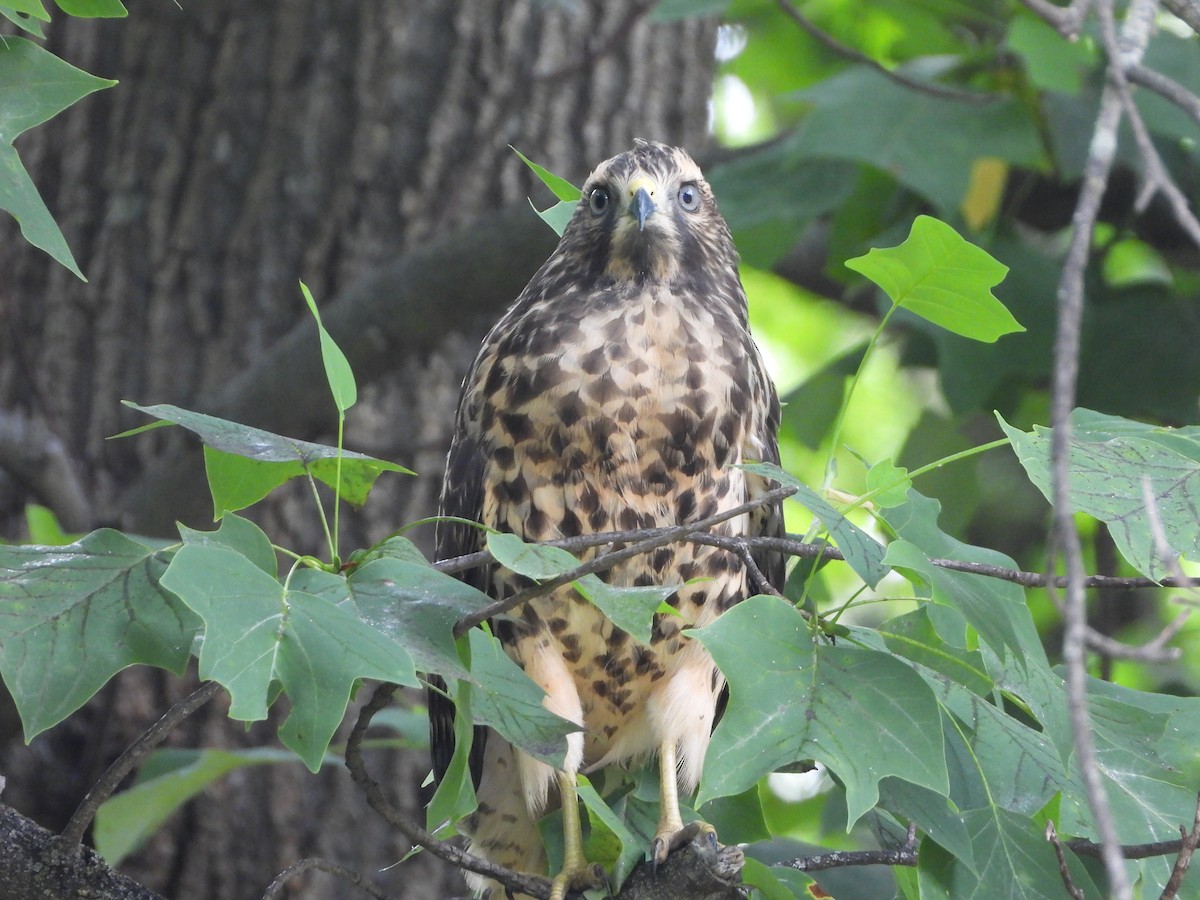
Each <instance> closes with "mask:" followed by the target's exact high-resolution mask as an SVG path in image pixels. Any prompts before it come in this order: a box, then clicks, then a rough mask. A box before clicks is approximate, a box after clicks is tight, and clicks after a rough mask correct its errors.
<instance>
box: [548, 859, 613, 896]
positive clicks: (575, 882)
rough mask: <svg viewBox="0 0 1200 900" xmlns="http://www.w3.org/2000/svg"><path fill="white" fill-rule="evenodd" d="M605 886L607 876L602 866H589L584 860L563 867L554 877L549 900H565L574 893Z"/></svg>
mask: <svg viewBox="0 0 1200 900" xmlns="http://www.w3.org/2000/svg"><path fill="white" fill-rule="evenodd" d="M607 884H608V876H607V875H606V874H605V872H604V867H603V866H602V865H600V864H599V863H593V864H591V865H589V864H588V863H587V861H586V860H582V861H580V862H579V863H577V864H573V865H570V866H567V867H564V868H563V870H562V871H561V872H559V873H558V874H557V875H555V876H554V880H553V881H552V882H550V900H567V897H568V896H569V895H570V894H572V893H574V892H576V891H590V890H591V889H592V888H599V887H604V886H605V885H607Z"/></svg>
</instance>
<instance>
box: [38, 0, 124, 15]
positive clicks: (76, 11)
mask: <svg viewBox="0 0 1200 900" xmlns="http://www.w3.org/2000/svg"><path fill="white" fill-rule="evenodd" d="M54 2H55V3H57V4H58V8H59V9H61V10H62V11H63V12H65V13H66V14H67V15H69V16H78V17H79V18H82V19H123V18H125V17H126V16H128V15H129V11H128V10H127V9H125V6H124V4H122V3H121V2H120V0H54Z"/></svg>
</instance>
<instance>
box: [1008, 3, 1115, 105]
mask: <svg viewBox="0 0 1200 900" xmlns="http://www.w3.org/2000/svg"><path fill="white" fill-rule="evenodd" d="M1004 42H1005V44H1006V45H1007V46H1008V48H1009V49H1010V50H1012V51H1013V52H1014V53H1016V54H1017V56H1019V57H1020V58H1021V63H1022V64H1023V65H1024V66H1025V75H1026V76H1027V77H1028V78H1029V81H1030V83H1031V84H1032V85H1033V86H1034V87H1036V88H1038V89H1039V90H1043V91H1056V92H1058V93H1062V94H1078V93H1079V91H1080V89H1081V88H1082V87H1083V76H1084V73H1086V72H1087V70H1088V69H1090V68H1091V67H1092V65H1093V64H1094V63H1095V61H1096V53H1095V49H1094V45H1092V44H1091V42H1090V41H1086V40H1085V41H1070V40H1067V39H1066V38H1064V37H1063V36H1062V35H1061V34H1059V33H1058V32H1057V31H1056V30H1055V29H1054V28H1053V27H1051V26H1050V25H1048V24H1047V23H1046V22H1044V21H1042V19H1040V18H1039V17H1037V16H1034V15H1028V16H1026V15H1017V16H1014V17H1013V20H1012V24H1011V25H1010V26H1009V29H1008V35H1007V36H1006V37H1005V39H1004Z"/></svg>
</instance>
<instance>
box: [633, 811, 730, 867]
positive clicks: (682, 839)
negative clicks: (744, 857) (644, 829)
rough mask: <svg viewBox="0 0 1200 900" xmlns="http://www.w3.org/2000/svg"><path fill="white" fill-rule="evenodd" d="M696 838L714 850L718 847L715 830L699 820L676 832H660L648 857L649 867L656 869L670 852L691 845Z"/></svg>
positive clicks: (655, 837)
mask: <svg viewBox="0 0 1200 900" xmlns="http://www.w3.org/2000/svg"><path fill="white" fill-rule="evenodd" d="M696 838H700V839H701V840H704V841H705V842H707V843H708V845H709V847H710V848H712V849H714V850H715V849H716V848H717V847H718V846H719V844H718V843H717V829H715V828H713V827H712V826H711V825H709V824H708V823H707V822H701V821H699V820H696V821H695V822H688V823H687V824H686V825H684V826H683V827H682V828H680V829H678V830H676V831H667V832H660V833H659V834H656V835H655V836H654V845H653V848H652V850H651V856H650V861H651V865H652V866H653V867H654V868H658V866H659V865H660V864H661V863H664V862H666V861H667V857H668V856H670V855H671V852H672V851H674V850H678V849H679V848H680V847H682V846H684V845H685V844H688V843H691V842H692V841H693V840H695V839H696Z"/></svg>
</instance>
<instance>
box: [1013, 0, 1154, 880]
mask: <svg viewBox="0 0 1200 900" xmlns="http://www.w3.org/2000/svg"><path fill="white" fill-rule="evenodd" d="M1030 2H1031V0H1026V3H1027V4H1028V3H1030ZM1038 3H1040V0H1038ZM1080 3H1082V0H1080ZM1037 5H1038V4H1037V3H1035V5H1034V7H1031V8H1034V9H1035V11H1037V12H1038V13H1039V14H1040V15H1043V16H1046V15H1047V13H1048V10H1038V9H1037V8H1036V6H1037ZM1075 6H1076V4H1072V8H1074V7H1075ZM1147 6H1148V7H1149V8H1151V10H1152V8H1153V0H1150V2H1149V3H1146V2H1143V0H1133V2H1132V3H1131V4H1130V9H1129V12H1128V14H1127V18H1128V20H1129V22H1130V23H1131V24H1130V29H1131V30H1130V37H1131V38H1132V37H1133V36H1135V34H1137V33H1139V32H1138V31H1135V30H1134V29H1139V31H1140V22H1141V21H1142V18H1143V17H1144V12H1143V7H1147ZM1098 7H1099V12H1100V18H1101V21H1102V23H1103V22H1105V21H1107V22H1108V23H1110V25H1111V21H1112V3H1111V0H1099V2H1098ZM1048 21H1049V19H1048ZM1056 27H1057V25H1056ZM1061 31H1062V28H1061V27H1060V32H1061ZM1144 50H1145V45H1144V43H1143V44H1141V45H1140V50H1139V45H1138V44H1137V43H1134V42H1132V41H1131V42H1130V43H1129V44H1127V45H1125V46H1123V47H1122V51H1123V52H1122V54H1121V55H1120V57H1115V56H1113V55H1110V57H1109V66H1108V71H1109V77H1108V80H1107V81H1106V83H1105V86H1104V90H1103V92H1102V93H1101V97H1100V110H1099V113H1098V114H1097V117H1096V124H1095V127H1094V129H1093V132H1092V139H1091V143H1090V145H1089V147H1088V155H1087V161H1086V163H1085V165H1084V178H1083V187H1082V190H1081V191H1080V193H1079V198H1078V200H1077V202H1076V206H1075V212H1074V215H1073V217H1072V233H1071V243H1070V246H1069V248H1068V250H1067V257H1066V262H1065V264H1064V266H1063V271H1062V276H1061V279H1060V281H1059V286H1058V326H1057V330H1056V333H1055V339H1054V378H1053V396H1052V401H1051V424H1052V425H1053V428H1054V431H1053V434H1052V436H1051V450H1050V458H1051V484H1052V503H1053V507H1054V537H1055V539H1056V541H1057V544H1058V549H1059V552H1060V553H1062V555H1063V560H1064V563H1065V565H1066V573H1067V587H1066V604H1065V610H1064V620H1065V628H1064V635H1063V660H1064V662H1065V663H1066V668H1067V675H1066V682H1067V705H1068V710H1069V715H1070V720H1071V730H1072V732H1073V734H1074V738H1075V750H1076V754H1077V757H1078V761H1079V768H1080V771H1081V774H1082V778H1083V783H1084V788H1085V791H1086V793H1087V798H1088V806H1089V807H1090V808H1091V810H1092V815H1093V817H1094V819H1095V822H1096V828H1097V830H1098V832H1099V834H1100V837H1101V845H1102V847H1103V859H1104V867H1105V870H1106V871H1107V873H1108V878H1109V884H1110V885H1111V890H1112V895H1113V896H1114V897H1116V898H1118V900H1128V898H1130V897H1131V896H1132V890H1131V888H1130V884H1129V875H1128V873H1127V872H1126V871H1125V865H1124V858H1123V856H1122V854H1121V847H1120V844H1119V843H1118V840H1117V834H1116V827H1115V824H1114V822H1113V818H1112V810H1111V809H1110V808H1109V805H1108V798H1107V796H1106V794H1105V791H1104V784H1103V782H1102V780H1101V777H1100V772H1099V768H1098V766H1097V765H1096V748H1095V741H1094V739H1093V736H1092V731H1091V723H1090V721H1089V716H1088V710H1087V637H1088V624H1087V614H1086V608H1085V604H1084V594H1083V562H1082V555H1081V549H1080V546H1079V533H1078V532H1077V531H1076V529H1075V523H1074V520H1073V518H1072V515H1071V497H1070V483H1069V478H1070V466H1069V454H1070V450H1069V448H1070V441H1071V420H1070V414H1071V410H1072V408H1073V407H1074V406H1075V389H1076V382H1077V379H1078V376H1079V349H1080V335H1081V323H1082V320H1083V303H1084V297H1083V275H1084V269H1085V267H1086V266H1087V262H1088V252H1089V249H1090V247H1091V240H1092V232H1093V229H1094V227H1095V224H1096V219H1097V216H1098V215H1099V211H1100V201H1101V199H1102V198H1103V196H1104V191H1105V189H1106V187H1107V185H1108V178H1109V173H1110V172H1111V171H1112V164H1113V159H1114V157H1115V156H1116V149H1117V129H1118V126H1119V125H1120V122H1121V113H1122V110H1123V109H1124V108H1125V104H1124V102H1123V99H1122V96H1121V86H1122V85H1125V81H1124V78H1123V76H1122V75H1121V72H1120V67H1121V66H1122V65H1127V64H1129V63H1136V62H1140V61H1141V52H1143V51H1144ZM1125 92H1126V93H1128V86H1127V85H1125Z"/></svg>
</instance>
